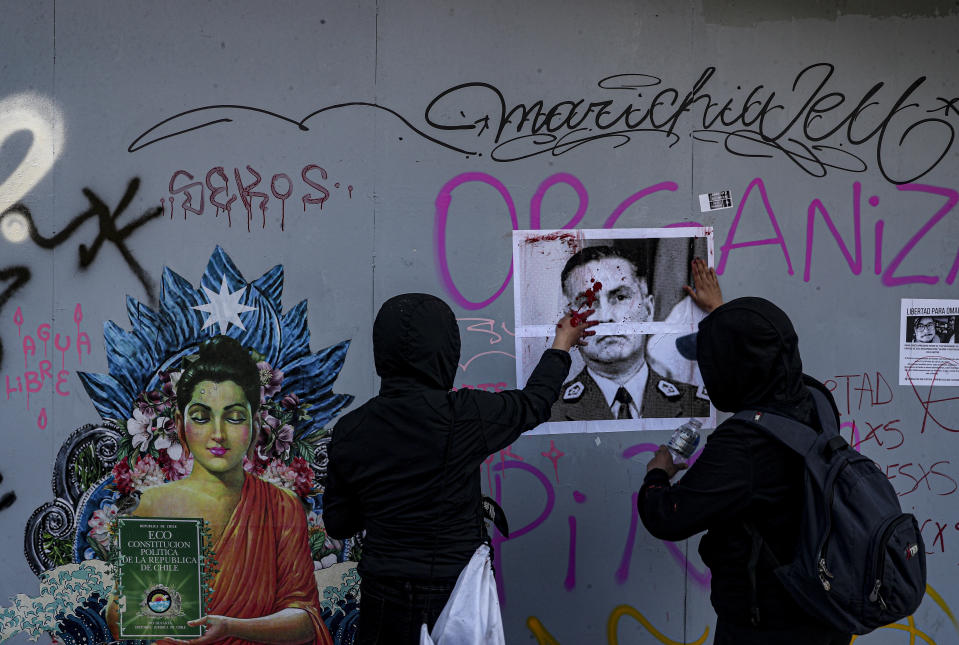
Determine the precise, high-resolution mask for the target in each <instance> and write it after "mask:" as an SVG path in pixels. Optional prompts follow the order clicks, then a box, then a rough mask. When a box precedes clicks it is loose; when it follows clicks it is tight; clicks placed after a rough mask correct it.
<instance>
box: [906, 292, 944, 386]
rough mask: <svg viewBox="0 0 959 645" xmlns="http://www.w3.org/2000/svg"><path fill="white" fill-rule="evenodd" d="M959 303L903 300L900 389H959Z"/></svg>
mask: <svg viewBox="0 0 959 645" xmlns="http://www.w3.org/2000/svg"><path fill="white" fill-rule="evenodd" d="M957 327H959V300H932V299H928V298H922V299H919V298H911V299H910V298H903V299H902V301H901V307H900V313H899V385H912V386H916V385H930V386H932V385H948V386H952V387H955V386H959V329H957Z"/></svg>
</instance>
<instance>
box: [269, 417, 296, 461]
mask: <svg viewBox="0 0 959 645" xmlns="http://www.w3.org/2000/svg"><path fill="white" fill-rule="evenodd" d="M292 445H293V426H291V425H290V424H289V423H284V424H283V425H282V426H280V429H279V430H277V431H276V437H275V442H274V444H273V453H274V454H276V455H278V456H279V455H285V454H286V452H287V451H288V450H289V449H290V446H292Z"/></svg>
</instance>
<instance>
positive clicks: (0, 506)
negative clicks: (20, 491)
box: [0, 473, 17, 511]
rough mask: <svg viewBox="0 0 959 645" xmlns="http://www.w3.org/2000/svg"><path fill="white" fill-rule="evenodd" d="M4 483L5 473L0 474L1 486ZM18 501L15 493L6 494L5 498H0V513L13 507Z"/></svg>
mask: <svg viewBox="0 0 959 645" xmlns="http://www.w3.org/2000/svg"><path fill="white" fill-rule="evenodd" d="M2 483H3V473H0V484H2ZM15 501H17V494H16V493H14V492H13V491H10V492H9V493H4V494H3V497H0V511H3V510H6V509H8V508H10V507H11V506H13V503H14V502H15Z"/></svg>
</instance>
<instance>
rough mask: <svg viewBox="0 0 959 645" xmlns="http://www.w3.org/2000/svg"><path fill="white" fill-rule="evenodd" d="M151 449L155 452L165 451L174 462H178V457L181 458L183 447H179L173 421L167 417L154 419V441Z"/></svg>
mask: <svg viewBox="0 0 959 645" xmlns="http://www.w3.org/2000/svg"><path fill="white" fill-rule="evenodd" d="M153 447H154V448H156V449H157V450H165V451H166V452H167V454H168V455H170V458H171V459H173V460H174V461H179V460H180V457H182V456H183V446H181V445H180V440H179V439H178V438H177V436H176V426H175V425H174V423H173V419H170V418H169V417H157V418H156V439H155V440H154V442H153Z"/></svg>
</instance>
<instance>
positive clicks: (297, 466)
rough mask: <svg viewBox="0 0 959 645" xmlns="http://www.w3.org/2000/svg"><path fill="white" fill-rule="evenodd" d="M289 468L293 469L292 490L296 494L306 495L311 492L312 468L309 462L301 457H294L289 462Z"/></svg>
mask: <svg viewBox="0 0 959 645" xmlns="http://www.w3.org/2000/svg"><path fill="white" fill-rule="evenodd" d="M290 469H291V470H293V475H294V479H293V490H294V491H296V493H297V494H298V495H301V496H303V497H307V496H308V495H310V493H312V492H313V469H312V468H310V464H309V463H308V462H307V461H306V459H303V458H302V457H295V458H294V459H293V461H291V462H290Z"/></svg>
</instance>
